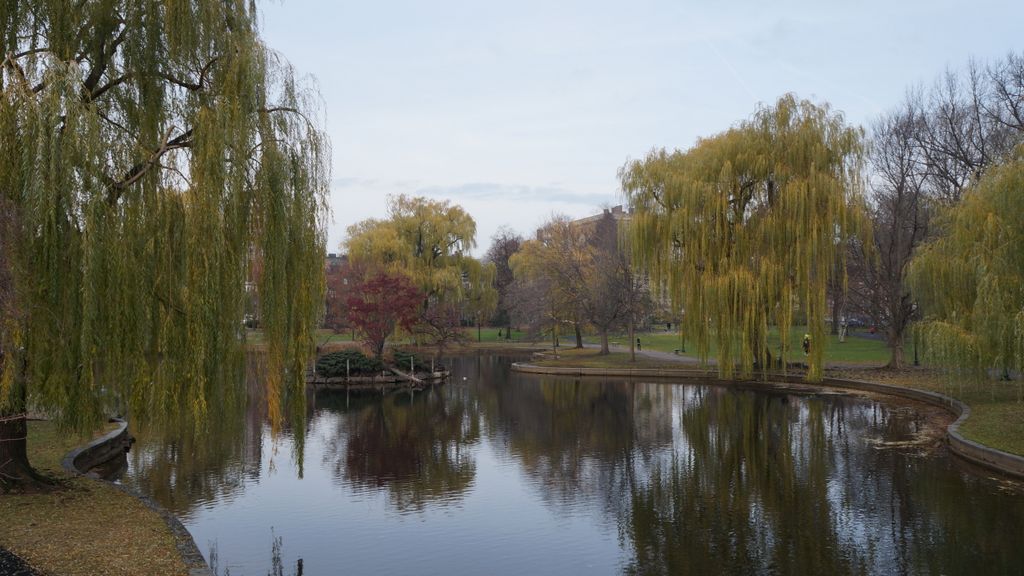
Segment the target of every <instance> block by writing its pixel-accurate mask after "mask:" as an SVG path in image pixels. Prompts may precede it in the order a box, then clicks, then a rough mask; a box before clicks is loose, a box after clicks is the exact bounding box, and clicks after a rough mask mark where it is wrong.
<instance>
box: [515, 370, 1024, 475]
mask: <svg viewBox="0 0 1024 576" xmlns="http://www.w3.org/2000/svg"><path fill="white" fill-rule="evenodd" d="M512 370H513V371H516V372H521V373H524V374H547V375H554V376H573V377H583V378H585V377H613V378H672V379H680V380H687V379H689V380H697V379H699V380H702V381H704V382H709V383H711V384H717V385H721V386H735V385H737V384H742V385H746V386H748V387H757V386H765V385H768V386H774V387H778V386H779V384H782V385H783V387H784V388H791V389H794V390H805V391H814V390H816V389H820V388H822V387H828V388H835V389H839V390H855V391H860V392H870V393H875V394H882V395H887V396H895V397H898V398H904V399H908V400H914V401H917V402H923V403H925V404H929V405H932V406H937V407H939V408H943V409H944V410H946V411H947V412H949V413H951V414H952V415H953V416H954V417H955V418H956V419H955V420H954V421H953V422H952V423H951V424H950V425H949V426H947V427H946V431H945V440H946V443H947V445H948V446H949V449H950V452H952V453H953V454H955V455H956V456H957V457H960V458H963V459H964V460H967V461H968V462H971V463H973V464H977V465H980V466H982V467H984V468H987V469H990V470H994V471H996V472H1000V473H1002V474H1005V475H1007V476H1010V477H1013V478H1016V479H1018V480H1024V456H1020V455H1017V454H1013V453H1010V452H1004V451H1002V450H999V449H996V448H992V447H989V446H985V445H983V444H981V443H979V442H975V441H974V440H970V439H968V438H965V437H964V436H963V435H962V434H960V426H961V425H962V424H963V423H964V422H965V421H966V420H967V419H968V418H969V417H970V415H971V408H970V406H968V405H967V404H965V403H964V402H961V401H960V400H957V399H955V398H952V397H950V396H947V395H945V394H941V393H939V392H932V391H928V390H920V389H917V388H910V387H906V386H899V385H895V384H884V383H880V382H870V381H866V380H854V379H848V378H835V377H828V376H826V377H825V378H822V380H821V382H814V383H809V382H806V381H804V380H803V379H802V378H801V377H799V376H797V375H781V374H780V375H777V376H773V377H772V378H771V379H770V380H768V381H765V382H758V381H748V380H720V379H718V378H717V373H716V372H715V371H713V370H706V369H692V368H691V369H687V368H586V367H567V366H538V365H536V364H530V363H526V362H514V363H513V364H512Z"/></svg>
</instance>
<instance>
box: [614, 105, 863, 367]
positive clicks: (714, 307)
mask: <svg viewBox="0 0 1024 576" xmlns="http://www.w3.org/2000/svg"><path fill="white" fill-rule="evenodd" d="M861 138H862V132H861V131H860V130H858V129H852V128H849V127H847V126H846V125H845V124H844V122H843V120H842V117H841V115H838V114H834V113H832V112H831V111H830V110H829V108H828V106H827V105H825V106H816V105H814V104H812V103H810V102H807V101H798V100H797V99H796V98H795V97H793V96H792V95H786V96H783V97H782V98H780V99H779V101H778V102H777V103H776V104H775V106H773V107H766V108H762V109H760V110H759V111H758V112H757V113H755V115H754V117H753V118H752V119H751V120H748V121H745V122H742V123H740V124H739V125H738V126H736V127H735V128H732V129H730V130H728V131H726V132H723V133H721V134H718V135H716V136H713V137H710V138H703V139H701V140H699V141H698V143H697V145H696V146H694V147H693V148H691V149H689V150H686V151H678V150H677V151H674V152H672V153H668V152H666V151H664V150H660V151H654V152H652V153H651V154H649V155H648V156H647V158H645V159H644V160H642V161H636V162H632V163H629V164H627V165H626V166H624V167H623V168H622V169H621V170H620V179H621V180H622V187H623V190H624V192H625V193H626V195H627V197H628V199H629V203H630V207H631V208H632V210H633V214H634V217H633V225H632V228H633V234H632V236H633V241H634V242H633V246H634V250H635V251H636V252H637V255H638V257H639V258H638V259H639V261H640V262H641V263H643V265H644V266H645V267H646V268H647V269H648V270H649V271H650V273H651V274H652V276H653V278H654V280H655V285H668V286H669V294H670V295H671V296H672V297H673V300H674V302H673V305H674V306H676V307H681V308H682V309H683V310H684V311H685V316H684V318H685V319H686V320H685V321H684V326H683V329H684V330H685V331H686V333H687V334H688V335H690V336H692V337H694V338H695V339H696V340H697V342H698V348H699V349H700V348H701V343H702V342H705V343H706V342H708V341H709V339H710V337H715V338H716V339H717V340H718V344H719V346H718V348H719V350H720V351H725V352H720V354H725V355H726V356H727V358H726V361H725V362H720V363H719V370H720V371H721V372H722V373H723V375H725V376H730V375H731V374H732V370H733V367H732V356H731V355H732V354H733V351H734V350H735V351H738V352H739V354H740V357H739V361H740V367H741V373H748V372H749V370H750V368H751V366H752V365H753V363H755V362H756V363H758V364H763V362H764V361H765V360H766V355H767V354H768V353H769V352H771V353H772V354H773V355H774V354H775V351H767V350H766V349H765V345H764V342H766V340H765V334H764V333H765V331H766V330H767V326H769V325H779V326H780V327H781V328H782V330H783V331H788V328H789V325H790V323H791V322H792V313H791V311H790V308H791V303H790V301H791V299H793V298H797V299H798V301H799V303H800V305H801V307H802V310H803V312H804V314H805V316H806V317H807V321H808V323H809V324H810V325H811V326H812V328H811V329H812V332H813V333H814V336H815V338H816V339H817V340H818V341H821V339H822V336H823V330H824V317H825V310H824V308H825V296H824V294H825V288H826V286H827V282H828V277H829V275H830V274H832V271H833V270H834V269H835V266H834V263H835V262H837V261H839V262H841V261H842V259H843V258H844V257H845V250H844V249H843V248H842V247H843V245H844V242H845V241H846V239H847V238H848V237H849V236H850V235H851V234H852V233H853V232H855V231H856V230H857V228H858V227H859V225H860V223H862V222H863V217H862V216H860V215H858V211H859V210H860V209H861V208H860V207H861V201H860V200H859V193H860V167H861V165H862V163H863V160H862V154H863V146H862V144H861ZM753 278H757V281H756V282H753V281H752V280H751V279H753ZM820 353H821V351H820V348H819V349H817V350H816V351H815V354H814V356H813V357H812V359H811V370H810V377H811V378H816V377H818V376H819V375H820V369H821V356H820Z"/></svg>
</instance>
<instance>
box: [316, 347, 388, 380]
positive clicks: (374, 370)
mask: <svg viewBox="0 0 1024 576" xmlns="http://www.w3.org/2000/svg"><path fill="white" fill-rule="evenodd" d="M346 361H348V374H347V375H351V376H368V375H374V374H379V373H380V371H381V370H383V369H384V364H383V363H382V362H381V361H380V360H377V359H376V358H370V357H368V356H367V355H366V354H363V353H362V352H360V351H359V350H355V349H352V348H348V349H345V350H339V351H338V352H331V353H330V354H324V355H323V356H321V357H320V358H318V359H317V361H316V373H317V374H319V375H321V376H325V377H327V378H337V377H339V376H346V370H345V363H346Z"/></svg>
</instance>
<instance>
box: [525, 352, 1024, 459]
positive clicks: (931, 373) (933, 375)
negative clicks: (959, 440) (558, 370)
mask: <svg viewBox="0 0 1024 576" xmlns="http://www.w3.org/2000/svg"><path fill="white" fill-rule="evenodd" d="M534 364H538V365H542V366H562V367H584V368H689V367H692V365H687V364H684V363H683V362H679V361H675V362H674V361H672V360H663V359H652V358H645V357H642V356H638V357H637V362H635V363H634V362H630V361H629V353H628V352H613V353H612V354H610V355H608V356H600V355H598V353H597V351H596V350H594V349H583V350H573V349H569V350H561V351H559V357H558V358H557V359H555V358H547V359H543V360H538V361H536V362H534ZM828 375H829V376H832V377H836V378H849V379H853V380H865V381H871V382H881V383H884V384H893V385H897V386H903V387H907V388H917V389H919V390H930V391H933V392H939V393H942V394H945V395H947V396H951V397H953V398H956V399H958V400H960V401H962V402H964V403H965V404H967V405H968V406H970V407H971V416H970V418H968V419H967V421H966V422H965V423H964V425H963V426H961V428H960V432H961V434H963V435H964V437H966V438H969V439H971V440H974V441H975V442H980V443H982V444H984V445H986V446H991V447H993V448H997V449H999V450H1003V451H1006V452H1011V453H1013V454H1020V455H1024V382H1020V381H1014V382H1000V381H995V380H983V379H977V378H975V379H971V378H960V379H953V378H950V377H948V376H947V375H945V374H942V373H940V372H938V371H935V370H929V369H925V368H907V369H904V370H898V371H894V370H882V369H877V368H845V369H842V370H830V371H829V373H828Z"/></svg>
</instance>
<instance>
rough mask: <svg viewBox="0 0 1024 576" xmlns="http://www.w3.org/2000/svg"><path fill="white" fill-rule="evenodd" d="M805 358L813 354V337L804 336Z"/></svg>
mask: <svg viewBox="0 0 1024 576" xmlns="http://www.w3.org/2000/svg"><path fill="white" fill-rule="evenodd" d="M803 346H804V356H808V355H810V353H811V335H810V334H804V344H803Z"/></svg>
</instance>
